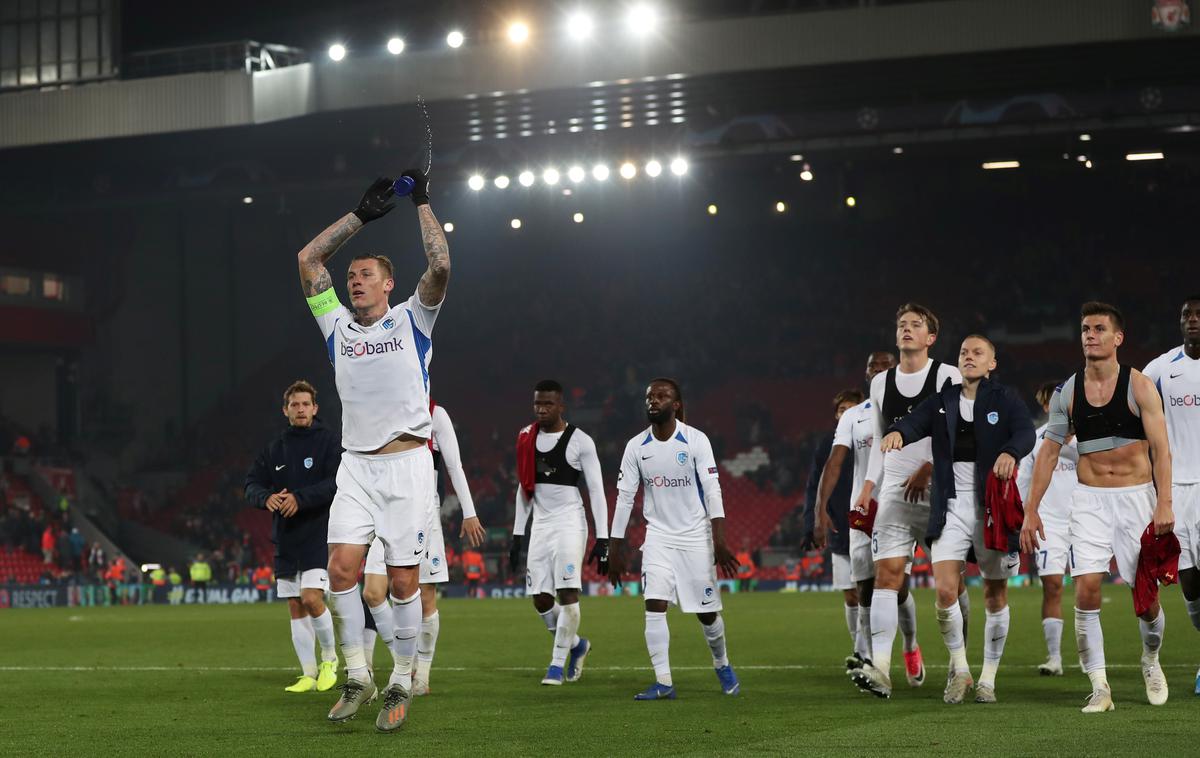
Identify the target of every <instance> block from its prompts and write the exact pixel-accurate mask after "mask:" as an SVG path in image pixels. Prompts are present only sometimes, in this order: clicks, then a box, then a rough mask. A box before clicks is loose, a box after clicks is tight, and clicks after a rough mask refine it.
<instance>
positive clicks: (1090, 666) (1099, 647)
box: [1075, 608, 1108, 689]
mask: <svg viewBox="0 0 1200 758" xmlns="http://www.w3.org/2000/svg"><path fill="white" fill-rule="evenodd" d="M1075 642H1076V644H1078V645H1079V662H1080V663H1081V664H1082V665H1083V671H1084V673H1086V674H1087V675H1088V678H1089V679H1091V680H1092V687H1093V688H1096V689H1098V688H1100V687H1107V686H1108V674H1107V673H1106V672H1105V670H1104V665H1105V664H1104V630H1103V629H1102V628H1101V627H1100V610H1099V609H1096V610H1094V611H1085V610H1082V609H1080V608H1076V609H1075Z"/></svg>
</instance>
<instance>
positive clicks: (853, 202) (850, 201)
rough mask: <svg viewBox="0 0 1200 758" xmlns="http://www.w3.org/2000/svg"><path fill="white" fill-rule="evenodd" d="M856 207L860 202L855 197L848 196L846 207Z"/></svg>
mask: <svg viewBox="0 0 1200 758" xmlns="http://www.w3.org/2000/svg"><path fill="white" fill-rule="evenodd" d="M856 205H858V201H857V200H855V199H854V195H847V196H846V207H847V208H853V207H854V206H856Z"/></svg>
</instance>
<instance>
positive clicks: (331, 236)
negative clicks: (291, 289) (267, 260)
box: [296, 213, 363, 297]
mask: <svg viewBox="0 0 1200 758" xmlns="http://www.w3.org/2000/svg"><path fill="white" fill-rule="evenodd" d="M362 228H363V222H362V221H359V219H358V216H356V215H354V214H353V213H347V214H346V215H345V216H342V217H341V218H340V219H338V220H337V221H335V222H334V223H333V224H331V225H330V226H329V227H328V228H327V229H325V231H323V232H321V233H320V234H318V235H317V236H316V239H314V240H313V241H312V242H309V243H308V244H307V245H305V246H304V249H303V250H301V251H300V253H299V254H298V255H297V256H296V258H297V260H298V262H299V264H300V286H301V287H303V288H304V296H305V297H312V296H314V295H319V294H320V293H322V292H324V291H325V290H327V289H329V288H330V287H332V286H333V278H332V277H331V276H330V275H329V270H328V269H326V268H325V261H327V260H329V259H330V258H332V257H333V254H334V253H336V252H337V251H338V248H340V247H341V246H342V244H343V243H345V242H346V240H348V239H350V238H351V237H353V236H354V233H355V232H357V231H358V230H359V229H362Z"/></svg>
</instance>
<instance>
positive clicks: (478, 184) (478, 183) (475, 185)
mask: <svg viewBox="0 0 1200 758" xmlns="http://www.w3.org/2000/svg"><path fill="white" fill-rule="evenodd" d="M467 186H468V187H470V188H471V189H473V190H475V191H476V192H478V191H479V190H481V189H483V177H482V176H480V175H479V174H471V178H470V179H468V180H467Z"/></svg>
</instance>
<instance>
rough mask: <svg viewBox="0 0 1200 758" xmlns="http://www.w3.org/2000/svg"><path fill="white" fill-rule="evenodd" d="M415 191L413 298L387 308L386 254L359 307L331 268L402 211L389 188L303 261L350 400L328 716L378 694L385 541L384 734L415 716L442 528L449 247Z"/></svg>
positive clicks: (378, 189)
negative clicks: (439, 401)
mask: <svg viewBox="0 0 1200 758" xmlns="http://www.w3.org/2000/svg"><path fill="white" fill-rule="evenodd" d="M403 175H404V176H407V177H409V178H410V179H411V180H412V181H413V184H414V188H413V191H412V194H411V195H410V197H411V198H412V201H413V204H414V205H415V206H416V209H417V218H418V220H419V221H420V225H421V238H422V241H423V242H424V246H425V257H426V261H427V267H426V269H425V273H424V274H423V275H422V276H421V280H420V282H419V283H418V284H417V289H416V292H414V293H413V294H412V295H411V296H409V297H408V298H407V299H405V300H404V301H403V302H401V303H400V304H398V305H395V306H392V305H390V304H389V302H388V298H389V296H390V295H391V292H392V290H393V289H394V287H395V280H394V279H393V278H392V263H391V261H390V260H389V259H388V258H387V257H385V256H382V255H359V256H356V257H354V258H353V259H352V260H351V261H350V268H349V271H348V272H347V276H346V284H347V289H348V290H349V296H350V308H346V307H345V306H344V305H342V303H341V302H340V301H339V300H338V296H337V293H336V291H335V290H334V288H333V279H332V277H331V276H330V275H329V271H328V270H327V269H326V268H325V263H326V261H328V260H329V259H330V258H332V257H333V255H334V253H336V252H337V251H338V248H340V247H341V246H342V245H343V244H345V242H346V241H347V240H349V239H350V238H351V237H353V236H354V235H355V234H356V233H358V231H359V230H360V229H362V228H363V226H364V225H365V224H368V223H370V222H371V221H375V220H377V219H379V218H381V217H383V216H384V215H386V214H387V213H389V212H390V211H391V210H392V209H393V208H394V207H395V203H393V202H391V198H392V196H393V192H392V180H391V179H388V178H386V177H383V178H380V179H377V180H376V181H375V182H374V183H373V184H372V185H371V186H370V187H369V188H368V189H367V191H366V193H365V194H364V195H363V198H362V201H361V202H360V203H359V205H358V207H357V208H355V209H354V210H353V211H351V212H350V213H347V214H346V215H345V216H343V217H342V218H340V219H338V220H337V221H336V222H334V223H333V224H332V225H331V226H329V227H328V228H327V229H325V230H324V231H323V232H321V233H320V234H319V235H317V237H316V238H315V239H314V240H313V241H312V242H309V243H308V244H307V245H305V246H304V249H303V250H301V251H300V253H299V254H298V256H297V257H298V262H299V267H300V283H301V285H302V286H303V289H304V295H305V297H307V298H308V306H309V308H310V309H311V310H312V313H313V316H314V317H315V318H316V319H317V324H318V325H319V326H320V328H321V336H322V337H323V338H324V340H325V347H326V350H327V351H328V354H329V361H330V363H332V364H333V368H334V377H335V380H336V386H337V391H338V396H339V397H340V398H341V401H342V445H343V447H344V448H345V453H344V454H343V455H342V462H341V465H340V466H339V467H338V473H337V495H336V496H335V497H334V500H333V505H332V506H331V507H330V511H329V584H330V600H331V605H332V607H333V611H334V614H335V616H336V617H337V622H338V632H339V635H338V636H339V637H340V638H341V646H342V657H343V658H344V660H345V662H346V674H347V678H346V682H345V683H344V684H342V685H341V688H342V696H341V698H340V699H339V700H338V701H337V703H336V704H334V706H333V708H332V709H331V710H330V711H329V720H330V721H346V720H347V719H350V718H353V717H354V716H355V715H356V714H357V713H358V710H359V708H360V707H361V706H362V705H363V704H364V703H366V702H369V701H371V700H373V699H374V697H375V695H376V689H375V683H374V682H373V681H372V680H371V676H370V671H369V669H368V667H367V661H366V657H365V656H364V654H363V629H364V626H365V620H364V611H363V602H362V597H361V594H360V592H359V587H358V571H359V568H360V567H361V566H362V562H363V557H364V556H365V555H366V552H367V546H368V545H369V544H371V542H372V541H373V540H374V539H375V538H376V537H379V538H380V539H381V540H382V542H383V546H384V553H385V555H384V561H385V563H386V564H387V573H388V579H389V583H390V589H391V595H392V601H393V627H394V640H393V643H392V645H391V649H392V656H393V661H394V666H393V670H392V675H391V678H390V679H389V681H388V686H387V689H386V690H385V692H384V702H383V708H382V709H381V710H380V712H379V716H378V718H377V719H376V720H375V726H376V728H377V729H379V730H380V731H385V732H387V731H393V730H395V729H398V728H400V727H401V726H402V725H403V724H404V722H405V721H406V720H407V718H408V708H409V702H410V700H411V696H412V695H411V693H412V668H413V657H414V653H415V652H416V645H417V632H418V629H419V627H420V626H421V604H420V603H419V602H418V601H419V600H420V597H421V593H420V589H419V578H420V575H419V564H420V562H421V559H422V557H423V556H424V555H425V551H426V549H427V539H428V538H429V535H430V532H431V531H432V529H433V520H434V518H436V514H435V513H434V492H435V483H434V474H433V458H432V455H431V454H430V451H429V447H428V442H429V437H430V435H431V434H432V426H433V420H432V417H431V415H430V413H429V363H430V360H431V359H432V353H433V342H432V339H431V334H432V333H433V325H434V322H435V321H436V320H437V316H438V312H439V311H440V309H441V306H442V301H443V300H444V299H445V296H446V285H447V283H448V282H449V280H450V249H449V246H448V245H447V244H446V236H445V235H444V234H443V233H442V226H441V224H439V223H438V220H437V218H436V217H435V216H434V215H433V211H432V210H431V209H430V207H429V180H428V178H427V177H426V176H425V175H424V174H423V173H422V172H421V171H419V170H416V169H410V170H408V171H405V172H404V174H403Z"/></svg>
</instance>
